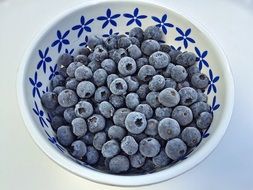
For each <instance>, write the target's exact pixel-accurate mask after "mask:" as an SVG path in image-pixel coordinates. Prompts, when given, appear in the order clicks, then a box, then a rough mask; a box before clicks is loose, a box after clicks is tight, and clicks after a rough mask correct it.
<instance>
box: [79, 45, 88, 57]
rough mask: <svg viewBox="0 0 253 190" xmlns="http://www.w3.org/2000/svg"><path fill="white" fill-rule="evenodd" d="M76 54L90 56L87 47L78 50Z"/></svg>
mask: <svg viewBox="0 0 253 190" xmlns="http://www.w3.org/2000/svg"><path fill="white" fill-rule="evenodd" d="M78 54H79V55H86V56H88V55H89V54H90V49H89V48H87V47H83V48H80V49H79V51H78Z"/></svg>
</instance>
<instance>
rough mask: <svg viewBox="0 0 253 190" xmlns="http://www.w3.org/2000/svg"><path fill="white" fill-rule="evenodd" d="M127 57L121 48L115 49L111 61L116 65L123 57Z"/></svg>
mask: <svg viewBox="0 0 253 190" xmlns="http://www.w3.org/2000/svg"><path fill="white" fill-rule="evenodd" d="M126 56H127V51H126V50H125V49H123V48H119V49H116V50H115V51H114V52H113V55H112V59H113V61H115V63H118V62H119V61H120V60H121V59H122V58H123V57H126Z"/></svg>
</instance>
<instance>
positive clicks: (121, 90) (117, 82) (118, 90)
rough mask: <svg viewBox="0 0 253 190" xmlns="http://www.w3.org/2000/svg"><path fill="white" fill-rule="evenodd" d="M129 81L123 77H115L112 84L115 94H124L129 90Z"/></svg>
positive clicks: (112, 90) (111, 87) (111, 89)
mask: <svg viewBox="0 0 253 190" xmlns="http://www.w3.org/2000/svg"><path fill="white" fill-rule="evenodd" d="M127 88H128V87H127V83H126V81H125V80H124V79H122V78H116V79H114V80H113V81H112V82H111V84H110V91H111V92H112V93H113V94H115V95H123V94H125V93H126V91H127Z"/></svg>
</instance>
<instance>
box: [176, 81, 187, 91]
mask: <svg viewBox="0 0 253 190" xmlns="http://www.w3.org/2000/svg"><path fill="white" fill-rule="evenodd" d="M185 87H190V83H189V82H188V81H186V80H185V81H183V82H179V83H178V84H177V90H178V91H179V90H181V89H182V88H185Z"/></svg>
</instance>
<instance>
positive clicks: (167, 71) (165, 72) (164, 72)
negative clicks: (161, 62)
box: [163, 63, 175, 78]
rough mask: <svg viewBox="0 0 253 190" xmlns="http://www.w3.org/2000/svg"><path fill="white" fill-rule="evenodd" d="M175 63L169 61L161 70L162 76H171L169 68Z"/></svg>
mask: <svg viewBox="0 0 253 190" xmlns="http://www.w3.org/2000/svg"><path fill="white" fill-rule="evenodd" d="M174 66H175V65H174V64H173V63H169V64H168V65H167V67H166V69H165V71H163V76H164V77H166V78H168V77H171V69H172V68H173V67H174Z"/></svg>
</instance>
